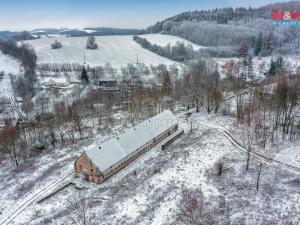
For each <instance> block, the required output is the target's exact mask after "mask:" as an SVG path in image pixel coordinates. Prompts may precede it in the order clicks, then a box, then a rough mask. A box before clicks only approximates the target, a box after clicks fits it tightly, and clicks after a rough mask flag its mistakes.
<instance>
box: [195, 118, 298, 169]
mask: <svg viewBox="0 0 300 225" xmlns="http://www.w3.org/2000/svg"><path fill="white" fill-rule="evenodd" d="M193 121H194V122H195V123H197V124H199V125H203V126H207V127H210V128H213V129H216V130H218V131H219V132H221V133H222V134H223V135H224V136H225V137H226V138H227V139H228V140H229V141H230V142H231V143H232V144H233V145H234V146H236V147H237V148H238V149H239V150H241V151H243V152H245V153H248V151H247V149H246V148H245V147H244V146H243V145H242V144H241V143H239V141H238V140H237V139H236V138H235V137H233V135H232V134H231V133H230V132H229V131H227V130H226V129H224V128H223V127H220V126H218V125H216V124H211V123H200V122H198V121H196V120H193ZM250 154H251V155H252V156H254V157H256V158H259V159H260V160H262V161H264V162H266V163H268V164H272V165H275V166H281V167H284V168H286V169H289V170H292V171H294V172H297V173H300V168H299V167H296V166H293V165H290V164H287V163H284V162H281V161H279V160H275V159H272V158H270V157H267V156H265V155H262V154H260V153H256V152H253V151H251V152H250Z"/></svg>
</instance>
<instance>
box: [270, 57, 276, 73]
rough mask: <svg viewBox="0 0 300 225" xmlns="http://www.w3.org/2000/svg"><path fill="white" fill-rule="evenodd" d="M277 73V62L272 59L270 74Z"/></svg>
mask: <svg viewBox="0 0 300 225" xmlns="http://www.w3.org/2000/svg"><path fill="white" fill-rule="evenodd" d="M275 75H276V63H275V62H274V61H273V59H271V64H270V69H269V76H275Z"/></svg>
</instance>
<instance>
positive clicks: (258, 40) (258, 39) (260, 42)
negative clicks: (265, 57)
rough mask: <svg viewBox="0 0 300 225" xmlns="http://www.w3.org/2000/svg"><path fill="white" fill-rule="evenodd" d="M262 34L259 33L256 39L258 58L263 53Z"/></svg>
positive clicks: (255, 52) (255, 47) (255, 50)
mask: <svg viewBox="0 0 300 225" xmlns="http://www.w3.org/2000/svg"><path fill="white" fill-rule="evenodd" d="M262 41H263V40H262V32H260V33H259V36H258V38H257V39H256V42H255V46H254V54H255V55H256V56H257V55H259V53H260V52H261V49H262Z"/></svg>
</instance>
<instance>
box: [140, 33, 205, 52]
mask: <svg viewBox="0 0 300 225" xmlns="http://www.w3.org/2000/svg"><path fill="white" fill-rule="evenodd" d="M140 37H142V38H145V39H147V40H148V41H149V42H150V43H152V44H156V45H160V46H163V47H165V46H167V45H168V44H170V45H171V46H173V45H175V44H176V42H183V43H184V44H185V45H188V44H190V45H192V46H193V48H194V50H199V49H200V48H205V47H204V46H200V45H197V44H194V43H192V42H190V41H188V40H186V39H184V38H181V37H177V36H173V35H165V34H144V35H140Z"/></svg>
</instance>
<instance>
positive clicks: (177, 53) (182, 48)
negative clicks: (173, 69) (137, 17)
mask: <svg viewBox="0 0 300 225" xmlns="http://www.w3.org/2000/svg"><path fill="white" fill-rule="evenodd" d="M133 39H134V40H135V41H136V42H137V43H138V44H140V45H141V46H142V47H143V48H146V49H148V50H150V51H152V52H155V53H156V54H158V55H161V56H163V57H166V58H169V59H172V60H174V61H178V62H183V61H185V60H188V59H193V58H195V55H196V52H195V51H194V50H193V46H192V45H190V44H188V45H185V44H184V43H183V42H176V44H175V45H174V46H171V45H170V44H168V45H167V46H165V47H162V46H159V45H156V44H151V43H150V42H149V41H148V40H147V39H145V38H142V37H139V36H134V37H133Z"/></svg>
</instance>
